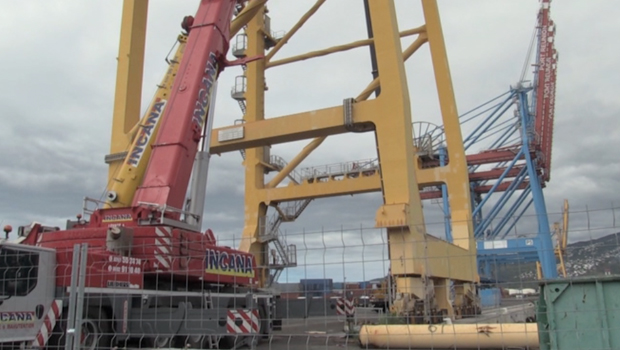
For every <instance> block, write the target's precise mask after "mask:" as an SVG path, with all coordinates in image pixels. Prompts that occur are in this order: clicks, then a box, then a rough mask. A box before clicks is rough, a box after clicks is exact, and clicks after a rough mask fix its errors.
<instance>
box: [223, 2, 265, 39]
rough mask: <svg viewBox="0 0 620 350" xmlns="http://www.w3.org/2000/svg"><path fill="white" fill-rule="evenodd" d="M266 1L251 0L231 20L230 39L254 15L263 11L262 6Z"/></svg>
mask: <svg viewBox="0 0 620 350" xmlns="http://www.w3.org/2000/svg"><path fill="white" fill-rule="evenodd" d="M267 1H268V0H253V1H250V2H249V3H248V4H247V5H246V6H245V7H244V8H243V10H241V12H239V14H238V15H237V17H235V19H233V20H232V22H231V23H230V37H231V38H232V37H233V36H235V35H236V34H237V33H238V32H239V31H240V30H241V28H243V26H245V25H246V24H248V22H250V21H251V20H252V18H254V16H256V14H257V13H258V12H259V11H260V10H262V9H263V5H265V3H267Z"/></svg>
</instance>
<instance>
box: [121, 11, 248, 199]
mask: <svg viewBox="0 0 620 350" xmlns="http://www.w3.org/2000/svg"><path fill="white" fill-rule="evenodd" d="M235 3H236V1H235V0H202V1H201V3H200V7H199V9H198V11H197V13H196V17H195V18H193V19H191V18H190V20H189V23H188V24H189V26H190V27H191V31H190V33H189V37H188V40H187V46H186V49H185V50H186V55H184V56H183V59H182V60H181V63H180V65H179V73H178V76H177V79H176V80H175V82H174V85H173V88H172V92H171V94H170V99H169V101H168V106H167V108H166V110H165V111H164V114H163V116H162V121H161V124H162V125H161V130H160V132H159V133H158V135H157V139H156V141H155V144H154V145H153V151H152V154H151V160H150V162H149V165H148V166H147V169H146V173H145V177H144V181H143V183H142V185H141V186H140V187H139V188H138V191H137V192H136V196H135V197H134V201H133V206H134V207H135V206H138V205H140V203H150V204H155V205H161V206H168V207H173V208H182V207H183V202H184V200H185V193H186V190H187V186H188V183H189V179H190V175H191V171H192V166H193V163H194V157H195V155H196V152H197V145H198V142H199V141H200V138H201V136H202V131H203V127H204V125H205V120H206V114H207V111H208V108H209V97H210V96H211V91H212V88H213V85H214V82H215V80H216V79H217V76H218V75H219V73H220V71H221V70H222V69H223V67H224V63H225V56H226V52H227V51H228V41H229V35H230V34H229V33H230V21H231V18H232V15H233V10H234V7H235Z"/></svg>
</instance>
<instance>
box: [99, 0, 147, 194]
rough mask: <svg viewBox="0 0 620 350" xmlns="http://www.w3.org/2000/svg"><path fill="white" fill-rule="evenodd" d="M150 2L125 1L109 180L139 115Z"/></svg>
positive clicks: (108, 158)
mask: <svg viewBox="0 0 620 350" xmlns="http://www.w3.org/2000/svg"><path fill="white" fill-rule="evenodd" d="M148 3H149V2H148V0H125V1H124V2H123V15H122V20H121V37H120V44H119V49H118V58H117V59H118V66H117V69H116V90H115V94H114V111H113V117H112V137H111V142H110V154H109V155H108V156H107V157H106V163H108V164H109V169H108V183H110V182H111V180H112V177H113V176H114V174H116V173H117V171H118V168H119V166H120V165H121V164H122V163H123V161H124V160H125V151H126V150H127V147H128V146H129V144H130V143H131V139H130V138H129V134H130V131H131V130H132V128H133V127H134V126H135V125H136V124H137V123H138V121H139V119H140V99H141V98H142V75H143V71H144V46H145V41H146V20H147V12H148Z"/></svg>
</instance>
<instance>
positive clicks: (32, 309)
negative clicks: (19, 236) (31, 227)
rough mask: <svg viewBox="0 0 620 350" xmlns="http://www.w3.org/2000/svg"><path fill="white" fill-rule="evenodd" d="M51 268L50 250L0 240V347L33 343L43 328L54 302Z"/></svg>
mask: <svg viewBox="0 0 620 350" xmlns="http://www.w3.org/2000/svg"><path fill="white" fill-rule="evenodd" d="M55 266H56V252H55V251H54V250H51V249H46V248H41V247H36V246H28V245H21V244H14V243H9V242H8V241H0V339H2V343H3V347H6V345H8V344H13V345H15V347H19V346H20V345H23V344H24V345H27V344H33V343H34V342H36V340H37V336H38V335H39V333H40V332H41V330H42V327H43V328H46V325H45V321H46V317H47V318H49V315H48V313H50V309H51V308H52V304H53V303H54V299H55V298H54V296H55V280H56V279H55ZM52 314H53V313H52ZM54 321H55V320H54ZM48 322H49V321H48ZM44 332H47V329H45V330H44ZM49 332H50V333H51V330H49Z"/></svg>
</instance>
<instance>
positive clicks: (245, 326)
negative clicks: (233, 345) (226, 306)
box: [226, 309, 260, 334]
mask: <svg viewBox="0 0 620 350" xmlns="http://www.w3.org/2000/svg"><path fill="white" fill-rule="evenodd" d="M259 322H260V319H259V318H258V310H256V309H255V310H248V309H238V310H228V317H226V331H227V332H228V333H233V334H255V333H258V331H259V329H260V328H259V327H260V323H259Z"/></svg>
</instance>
